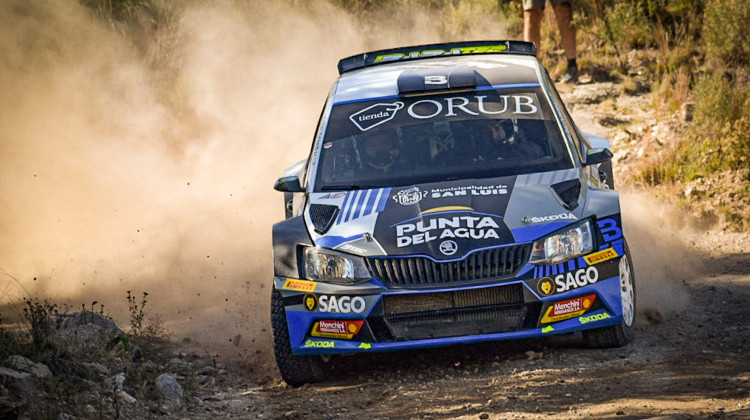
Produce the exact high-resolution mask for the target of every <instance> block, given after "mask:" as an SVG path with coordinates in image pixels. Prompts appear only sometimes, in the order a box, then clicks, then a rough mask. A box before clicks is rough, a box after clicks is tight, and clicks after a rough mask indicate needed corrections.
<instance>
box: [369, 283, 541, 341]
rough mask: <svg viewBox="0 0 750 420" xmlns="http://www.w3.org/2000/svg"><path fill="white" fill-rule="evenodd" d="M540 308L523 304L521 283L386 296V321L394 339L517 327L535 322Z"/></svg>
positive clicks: (479, 332)
mask: <svg viewBox="0 0 750 420" xmlns="http://www.w3.org/2000/svg"><path fill="white" fill-rule="evenodd" d="M531 306H534V305H533V304H532V305H531ZM537 306H538V305H537ZM538 311H539V308H537V307H534V308H532V307H530V306H529V305H526V304H524V300H523V286H521V285H520V284H511V285H506V286H497V287H489V288H482V289H470V290H457V291H453V292H437V293H419V294H404V295H385V296H383V321H384V324H385V326H386V327H387V329H388V331H389V333H390V336H391V337H393V338H392V339H395V340H415V339H425V338H438V337H453V336H460V335H475V334H490V333H497V332H508V331H518V330H521V329H524V328H532V327H533V326H534V325H536V321H537V318H538Z"/></svg>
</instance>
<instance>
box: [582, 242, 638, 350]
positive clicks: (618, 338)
mask: <svg viewBox="0 0 750 420" xmlns="http://www.w3.org/2000/svg"><path fill="white" fill-rule="evenodd" d="M624 248H625V255H624V256H623V257H622V258H621V259H620V299H621V302H622V305H623V321H622V322H621V323H620V324H618V325H612V326H609V327H604V328H597V329H593V330H584V331H583V340H584V342H586V345H588V346H589V347H592V348H597V349H604V348H611V347H622V346H624V345H626V344H628V343H629V342H630V341H631V340H632V339H633V336H634V326H635V314H636V293H635V275H634V273H633V263H632V262H631V261H630V250H629V249H628V244H627V243H625V244H624Z"/></svg>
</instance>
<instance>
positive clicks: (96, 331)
mask: <svg viewBox="0 0 750 420" xmlns="http://www.w3.org/2000/svg"><path fill="white" fill-rule="evenodd" d="M60 318H61V319H60V322H59V325H60V326H59V328H58V329H57V331H55V332H54V333H52V334H51V335H50V340H51V341H52V343H53V344H55V345H57V346H59V347H65V346H73V347H76V348H83V349H93V348H98V347H106V346H108V345H109V344H110V343H112V342H113V341H115V340H117V339H118V338H119V336H120V335H122V334H124V333H123V331H122V330H121V329H120V328H118V327H117V324H115V322H114V321H112V320H111V319H109V318H106V317H105V316H103V315H101V314H98V313H96V312H89V311H85V312H76V313H74V314H71V315H60Z"/></svg>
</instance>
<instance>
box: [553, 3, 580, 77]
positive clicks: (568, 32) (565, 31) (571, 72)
mask: <svg viewBox="0 0 750 420" xmlns="http://www.w3.org/2000/svg"><path fill="white" fill-rule="evenodd" d="M554 9H555V18H556V19H557V27H558V28H559V29H560V37H561V38H562V44H563V49H565V58H567V59H568V68H567V70H566V71H565V75H563V77H562V79H561V80H560V81H561V82H562V83H576V82H577V81H578V63H577V62H576V28H575V26H573V22H572V21H573V8H572V7H571V5H570V3H569V2H567V1H561V2H558V3H557V4H555V5H554Z"/></svg>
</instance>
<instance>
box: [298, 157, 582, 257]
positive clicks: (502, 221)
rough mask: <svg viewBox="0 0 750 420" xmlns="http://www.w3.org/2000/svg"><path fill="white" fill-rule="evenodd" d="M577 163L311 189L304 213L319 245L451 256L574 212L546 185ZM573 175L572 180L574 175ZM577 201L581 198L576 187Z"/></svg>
mask: <svg viewBox="0 0 750 420" xmlns="http://www.w3.org/2000/svg"><path fill="white" fill-rule="evenodd" d="M580 176H581V171H580V170H576V169H571V170H563V171H553V172H545V173H539V174H531V175H519V176H511V177H499V178H489V179H468V180H460V181H450V182H440V183H429V184H418V185H410V186H401V187H393V188H377V189H369V190H356V191H346V192H332V193H312V194H311V195H310V201H309V205H308V206H307V209H306V211H305V221H306V223H307V226H308V230H309V232H310V235H311V237H312V239H313V241H314V242H315V244H316V245H317V246H321V247H325V248H331V249H337V250H341V251H344V252H349V253H353V254H357V255H362V256H375V255H427V256H429V257H431V258H433V259H435V260H455V259H461V258H463V257H465V256H466V255H467V254H469V253H471V252H473V251H476V250H478V249H485V248H491V247H497V246H503V245H510V244H516V243H527V242H531V241H533V240H534V239H537V238H539V237H541V236H544V235H546V234H548V233H550V232H552V231H554V230H557V229H559V228H561V227H562V226H565V225H567V224H570V223H572V222H574V221H576V220H578V219H579V218H580V216H581V212H582V207H583V206H580V205H577V203H576V205H574V206H570V205H568V208H566V207H565V206H564V205H563V201H562V200H561V199H560V197H558V195H557V194H556V193H555V192H554V190H553V189H552V188H551V186H552V185H555V184H559V183H561V182H566V181H567V182H571V180H579V182H580ZM573 182H575V181H573ZM580 191H581V192H580V194H579V196H580V197H579V198H578V200H577V202H582V200H584V199H585V197H583V195H585V188H580Z"/></svg>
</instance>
